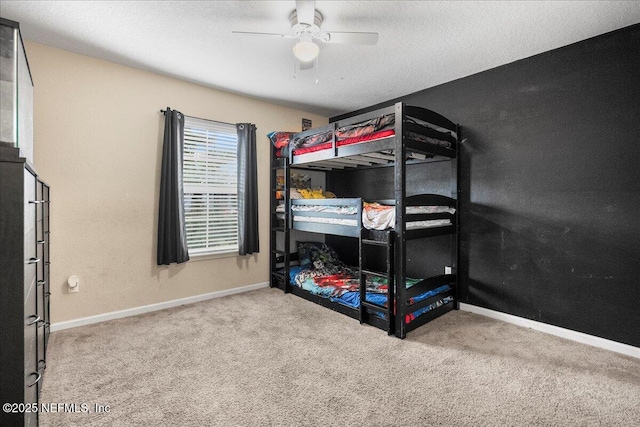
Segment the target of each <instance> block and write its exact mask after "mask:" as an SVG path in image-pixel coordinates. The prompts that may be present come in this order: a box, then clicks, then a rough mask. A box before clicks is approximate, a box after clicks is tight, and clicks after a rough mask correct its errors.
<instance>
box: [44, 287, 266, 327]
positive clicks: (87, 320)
mask: <svg viewBox="0 0 640 427" xmlns="http://www.w3.org/2000/svg"><path fill="white" fill-rule="evenodd" d="M268 286H269V282H262V283H256V284H254V285H247V286H241V287H239V288H231V289H225V290H224V291H216V292H210V293H208V294H202V295H194V296H191V297H186V298H180V299H174V300H171V301H165V302H160V303H157V304H149V305H143V306H141V307H134V308H128V309H125V310H118V311H111V312H109V313H103V314H97V315H95V316H89V317H82V318H80V319H73V320H67V321H65V322H57V323H52V324H51V332H55V331H61V330H63V329H69V328H77V327H78V326H84V325H90V324H92V323H99V322H104V321H106V320H113V319H121V318H123V317H129V316H135V315H137V314H142V313H149V312H151V311H157V310H164V309H165V308H171V307H177V306H180V305H185V304H191V303H194V302H199V301H206V300H209V299H213V298H220V297H226V296H228V295H235V294H240V293H243V292H249V291H254V290H256V289H262V288H266V287H268Z"/></svg>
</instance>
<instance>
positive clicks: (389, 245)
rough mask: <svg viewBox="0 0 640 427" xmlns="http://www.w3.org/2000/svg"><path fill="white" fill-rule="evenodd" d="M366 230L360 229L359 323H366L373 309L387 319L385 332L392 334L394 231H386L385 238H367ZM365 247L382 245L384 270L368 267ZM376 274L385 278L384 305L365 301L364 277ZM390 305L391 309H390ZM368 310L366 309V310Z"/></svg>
mask: <svg viewBox="0 0 640 427" xmlns="http://www.w3.org/2000/svg"><path fill="white" fill-rule="evenodd" d="M365 233H366V230H365V229H362V231H361V233H360V323H368V322H367V319H368V316H370V315H373V316H375V314H372V313H369V311H374V312H378V313H382V314H383V315H384V316H385V317H386V320H387V334H389V335H393V334H394V333H395V317H394V313H393V311H394V310H393V307H394V288H395V286H394V271H393V264H394V258H393V243H394V240H395V236H394V232H393V231H387V232H386V236H385V237H386V239H385V240H373V239H368V238H366V236H365ZM367 247H384V248H385V258H386V262H385V269H384V271H377V270H372V269H370V268H368V264H367V259H366V258H367V257H366V254H367V249H366V248H367ZM368 275H370V276H377V277H380V278H383V279H386V280H387V304H386V306H385V307H383V306H380V305H377V304H373V303H370V302H367V300H366V296H367V292H366V291H367V283H366V277H367V276H368ZM390 307H391V309H390ZM367 309H368V310H369V311H368V310H367Z"/></svg>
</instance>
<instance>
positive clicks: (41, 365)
mask: <svg viewBox="0 0 640 427" xmlns="http://www.w3.org/2000/svg"><path fill="white" fill-rule="evenodd" d="M43 369H47V361H46V360H44V359H40V360H38V371H41V370H43Z"/></svg>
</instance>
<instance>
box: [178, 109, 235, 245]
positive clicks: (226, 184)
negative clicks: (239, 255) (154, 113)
mask: <svg viewBox="0 0 640 427" xmlns="http://www.w3.org/2000/svg"><path fill="white" fill-rule="evenodd" d="M184 122H185V123H184V156H183V172H182V174H183V180H184V212H185V221H186V227H187V244H188V247H189V255H190V256H198V255H211V254H222V253H231V252H237V251H238V187H237V183H238V180H237V175H238V171H237V152H236V150H237V145H238V135H237V133H236V126H235V125H232V124H227V123H220V122H215V121H211V120H203V119H197V118H194V117H187V116H185V121H184Z"/></svg>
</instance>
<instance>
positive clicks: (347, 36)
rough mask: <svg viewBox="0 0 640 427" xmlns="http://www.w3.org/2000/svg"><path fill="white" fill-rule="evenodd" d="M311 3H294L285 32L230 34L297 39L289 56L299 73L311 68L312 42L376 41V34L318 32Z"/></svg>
mask: <svg viewBox="0 0 640 427" xmlns="http://www.w3.org/2000/svg"><path fill="white" fill-rule="evenodd" d="M315 3H316V2H315V0H296V8H295V10H294V11H293V12H291V15H290V16H289V21H290V22H291V30H289V32H288V33H285V34H277V33H256V32H251V31H232V33H233V34H243V35H249V36H275V37H280V38H285V39H297V42H296V44H295V45H294V46H293V54H294V55H295V57H296V58H297V59H298V60H299V61H300V69H301V70H305V69H310V68H313V62H314V60H315V59H316V58H317V57H318V53H320V47H319V46H318V44H317V43H316V42H315V41H319V42H322V43H343V44H362V45H374V44H376V43H377V42H378V33H362V32H337V31H331V32H328V31H322V29H321V27H322V14H321V13H320V12H319V11H317V10H316V7H315Z"/></svg>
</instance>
